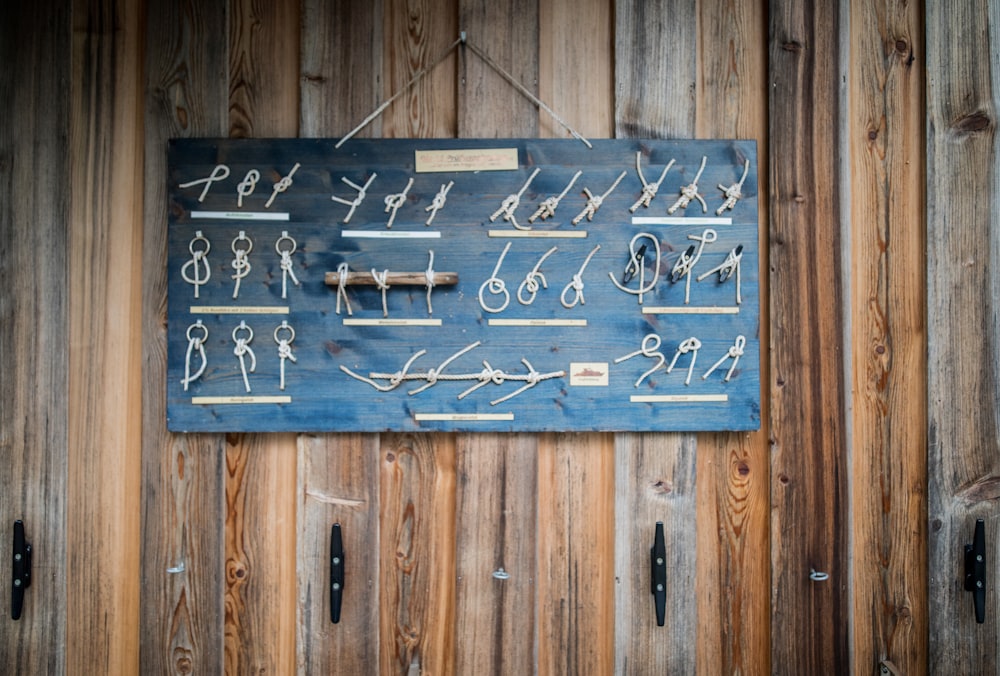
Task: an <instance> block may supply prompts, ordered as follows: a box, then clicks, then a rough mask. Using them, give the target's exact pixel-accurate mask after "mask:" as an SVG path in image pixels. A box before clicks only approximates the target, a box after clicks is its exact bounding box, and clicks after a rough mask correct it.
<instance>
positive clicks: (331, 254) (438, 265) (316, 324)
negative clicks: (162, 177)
mask: <svg viewBox="0 0 1000 676" xmlns="http://www.w3.org/2000/svg"><path fill="white" fill-rule="evenodd" d="M334 146H335V141H332V140H325V139H324V140H307V139H293V140H213V139H184V140H175V141H172V142H171V144H170V150H169V185H168V191H169V205H170V214H169V256H168V261H167V265H168V272H169V292H168V295H169V308H168V333H169V340H168V354H167V360H168V382H167V395H168V407H167V416H168V427H169V429H171V430H172V431H192V432H193V431H248V432H249V431H301V432H306V431H383V430H397V431H419V430H439V431H440V430H467V431H588V430H636V431H639V430H642V431H668V430H676V431H680V430H684V431H695V430H751V429H758V428H759V426H760V344H759V340H758V335H759V287H758V279H759V270H758V267H759V255H758V254H759V248H758V222H757V218H758V195H757V171H756V168H757V167H756V162H757V157H756V146H755V144H754V143H753V142H752V141H663V140H635V139H628V140H601V141H595V142H594V147H593V149H588V148H587V147H585V146H584V145H583V144H582V143H580V142H578V141H571V140H539V139H490V140H484V139H477V140H466V139H436V140H370V139H364V140H363V139H352V140H350V141H348V142H347V143H345V144H344V145H343V146H342V147H341V148H339V149H337V148H335V147H334ZM637 155H638V163H639V167H641V172H642V177H640V173H639V170H637ZM514 158H516V162H514ZM703 163H704V166H703V168H702V165H703ZM668 166H669V169H667V167H668ZM418 169H419V170H418ZM664 169H667V171H666V172H665V173H664ZM699 171H700V175H699ZM577 172H579V174H577ZM661 176H662V181H660V179H661ZM696 179H697V180H696ZM741 180H742V183H741ZM657 181H660V183H659V185H658V187H657V188H656V191H655V195H653V196H651V197H650V199H649V203H648V206H646V205H644V204H642V203H640V198H641V197H642V196H643V185H644V183H645V184H646V185H647V186H650V187H649V188H647V193H651V192H652V184H655V183H656V182H657ZM695 182H696V185H693V186H692V184H694V183H695ZM734 186H735V188H736V189H733V187H734ZM727 188H730V193H733V192H737V189H738V192H739V198H738V199H737V200H736V201H735V203H734V204H731V205H727V204H726V198H727V194H726V192H725V189H727ZM362 190H363V193H364V194H363V198H362V199H359V195H361V193H362ZM685 195H686V198H685V199H682V198H684V197H685ZM550 198H559V199H558V203H557V205H556V206H555V208H554V212H553V211H552V210H551V207H552V201H551V199H550ZM546 200H550V201H549V202H548V203H546ZM679 200H681V202H682V204H678V201H679ZM685 200H686V201H687V202H688V203H687V204H686V205H684V204H683V202H684V201H685ZM702 201H704V207H703V204H702ZM731 201H732V200H730V202H731ZM355 203H356V204H355ZM545 204H548V205H549V207H550V210H548V211H547V210H546V207H545V206H544V205H545ZM588 207H590V208H589V210H588ZM348 215H350V217H349V219H348ZM432 216H433V218H432ZM533 217H534V218H533ZM345 219H348V220H347V222H345ZM574 221H576V223H575V224H574ZM428 222H429V224H428ZM206 249H207V253H205V250H206ZM431 252H433V265H431ZM504 252H506V253H504ZM640 252H641V255H640ZM283 253H284V255H283ZM283 259H284V263H283ZM679 261H680V262H679ZM685 262H686V263H685ZM247 266H249V267H247ZM533 271H534V272H535V273H536V274H532V272H533ZM429 276H430V277H431V278H432V279H433V280H434V284H433V285H432V287H431V288H430V293H429V302H428V285H427V279H428V277H429ZM626 279H628V281H627V282H626V281H625V280H626ZM237 282H239V288H238V289H237V288H236V286H237ZM296 282H297V283H296ZM344 282H346V283H344ZM640 285H641V287H640ZM341 286H343V289H342V290H341ZM386 286H388V288H384V287H386ZM640 288H643V289H645V291H644V292H643V293H642V294H641V303H640V295H639V293H638V291H639V289H640ZM196 292H197V293H196ZM383 293H384V305H383ZM234 296H235V297H234ZM348 307H349V308H350V309H348ZM251 332H252V340H250V341H249V342H248V343H246V344H245V345H243V344H240V343H239V342H238V341H240V340H241V339H244V340H245V339H247V338H249V337H250V334H251ZM293 332H294V333H293ZM293 336H294V337H293ZM282 340H284V342H285V345H282V344H281V343H282ZM244 348H249V349H248V350H247V349H244ZM281 350H283V351H284V354H285V358H284V359H283V358H282V357H281V356H280V354H281V352H280V351H281ZM289 351H290V352H289ZM240 353H242V355H241V354H240ZM202 355H204V361H203V360H202ZM629 355H632V356H629ZM241 356H242V362H243V364H242V366H241V359H240V357H241ZM293 357H294V361H293V360H292V358H293ZM626 357H627V358H626ZM692 362H693V366H692ZM203 363H204V368H203V369H202V364H203ZM671 365H672V368H669V367H671ZM713 366H714V367H715V368H714V369H712V367H713ZM251 367H254V368H253V370H252V371H251ZM282 367H283V370H284V377H283V382H282ZM668 368H669V371H668ZM199 371H200V373H199ZM244 371H245V372H246V373H245V376H244ZM195 376H197V377H195ZM282 384H283V385H284V387H283V388H282Z"/></svg>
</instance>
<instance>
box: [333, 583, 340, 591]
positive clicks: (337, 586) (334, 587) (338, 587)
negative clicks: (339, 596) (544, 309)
mask: <svg viewBox="0 0 1000 676" xmlns="http://www.w3.org/2000/svg"><path fill="white" fill-rule="evenodd" d="M333 589H334V591H338V590H339V589H340V583H339V582H334V583H333Z"/></svg>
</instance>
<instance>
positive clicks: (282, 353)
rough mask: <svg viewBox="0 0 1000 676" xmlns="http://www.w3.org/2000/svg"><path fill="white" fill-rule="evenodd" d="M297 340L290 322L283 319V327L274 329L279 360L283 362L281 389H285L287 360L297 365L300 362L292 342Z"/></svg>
mask: <svg viewBox="0 0 1000 676" xmlns="http://www.w3.org/2000/svg"><path fill="white" fill-rule="evenodd" d="M282 331H286V332H287V337H286V335H284V334H282V335H279V333H280V332H282ZM294 340H295V329H293V328H292V327H291V326H289V325H288V320H287V319H283V320H282V321H281V325H280V326H278V327H276V328H275V329H274V342H276V343H277V344H278V358H279V359H280V360H281V384H280V385H279V389H282V390H284V389H285V360H286V359H290V360H291V361H292V363H293V364H294V363H296V362H297V361H298V360H297V359H296V358H295V355H294V354H293V353H292V341H294Z"/></svg>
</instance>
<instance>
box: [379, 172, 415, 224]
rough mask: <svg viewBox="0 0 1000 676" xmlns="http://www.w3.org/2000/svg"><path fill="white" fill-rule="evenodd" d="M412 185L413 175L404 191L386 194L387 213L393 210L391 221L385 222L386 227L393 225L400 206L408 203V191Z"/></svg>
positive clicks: (390, 216)
mask: <svg viewBox="0 0 1000 676" xmlns="http://www.w3.org/2000/svg"><path fill="white" fill-rule="evenodd" d="M412 186H413V177H412V176H411V177H410V180H409V181H407V182H406V187H405V188H403V192H397V193H393V194H391V195H386V197H385V213H387V214H388V213H389V212H390V211H392V213H391V214H390V215H389V222H388V223H386V224H385V227H386V228H391V227H392V222H393V221H394V220H396V212H397V211H398V210H399V207H401V206H403V205H404V204H405V203H406V193H408V192H409V191H410V188H411V187H412Z"/></svg>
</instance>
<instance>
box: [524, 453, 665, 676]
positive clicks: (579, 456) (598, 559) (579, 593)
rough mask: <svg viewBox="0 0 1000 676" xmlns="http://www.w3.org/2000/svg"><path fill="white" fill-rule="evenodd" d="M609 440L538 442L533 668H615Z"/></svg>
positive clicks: (612, 466)
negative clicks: (535, 656)
mask: <svg viewBox="0 0 1000 676" xmlns="http://www.w3.org/2000/svg"><path fill="white" fill-rule="evenodd" d="M614 443H615V442H614V437H613V435H610V434H544V435H542V436H541V438H540V439H539V442H538V485H539V491H538V524H539V532H538V671H539V673H545V674H577V673H584V672H586V673H594V674H610V673H612V672H613V671H614V656H615V632H614V630H613V627H615V626H616V623H615V596H614V589H615V586H614V581H615V578H614V557H615V534H614V528H615V523H614V514H615V491H614V488H615V486H614V476H615V471H616V468H615V453H614V451H615V445H614ZM646 561H647V563H648V561H649V555H648V554H647V555H646ZM647 570H648V566H647ZM646 588H647V590H648V588H649V586H648V580H647V585H646Z"/></svg>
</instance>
